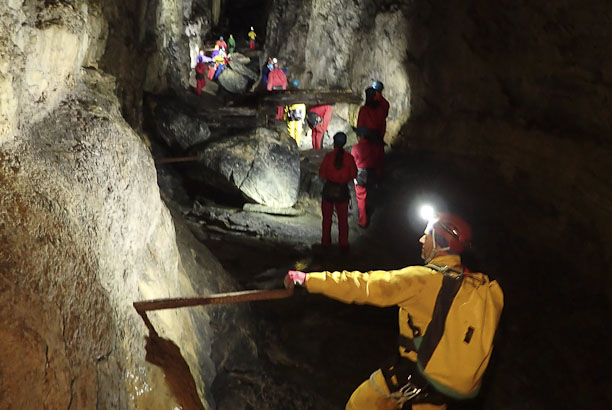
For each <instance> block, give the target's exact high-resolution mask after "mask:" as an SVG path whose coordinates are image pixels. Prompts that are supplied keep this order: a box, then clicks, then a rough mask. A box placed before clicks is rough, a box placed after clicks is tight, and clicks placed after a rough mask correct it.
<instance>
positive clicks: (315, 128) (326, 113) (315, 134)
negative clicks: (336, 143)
mask: <svg viewBox="0 0 612 410" xmlns="http://www.w3.org/2000/svg"><path fill="white" fill-rule="evenodd" d="M331 116H332V106H331V105H330V104H326V105H317V106H316V107H312V108H311V109H309V110H308V114H307V117H306V118H307V120H308V125H309V126H310V129H311V130H312V149H321V143H322V142H323V134H325V131H327V127H328V126H329V122H330V121H331Z"/></svg>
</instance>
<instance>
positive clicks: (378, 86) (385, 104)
mask: <svg viewBox="0 0 612 410" xmlns="http://www.w3.org/2000/svg"><path fill="white" fill-rule="evenodd" d="M372 88H373V89H375V90H376V95H375V96H374V101H376V102H377V103H378V105H379V107H380V110H381V111H382V113H384V115H385V123H384V127H383V129H382V130H381V135H382V137H383V139H384V137H385V132H386V131H387V116H389V108H390V106H389V101H387V99H386V98H385V97H383V95H382V91H383V90H384V89H385V86H384V85H383V83H382V82H381V81H374V83H373V84H372Z"/></svg>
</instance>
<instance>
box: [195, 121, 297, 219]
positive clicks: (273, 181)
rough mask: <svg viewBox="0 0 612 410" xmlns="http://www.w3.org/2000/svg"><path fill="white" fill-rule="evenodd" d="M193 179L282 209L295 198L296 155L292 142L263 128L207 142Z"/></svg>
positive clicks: (293, 202)
mask: <svg viewBox="0 0 612 410" xmlns="http://www.w3.org/2000/svg"><path fill="white" fill-rule="evenodd" d="M195 177H196V178H199V179H201V180H203V181H205V182H206V183H207V184H215V187H216V188H218V189H221V190H224V191H227V190H228V188H231V189H233V190H234V192H240V193H241V194H242V196H244V197H245V198H247V200H248V201H251V202H255V203H258V204H262V205H265V206H269V207H277V208H286V207H290V206H293V204H295V201H296V200H297V195H298V188H299V184H300V158H299V152H298V149H297V146H296V145H295V141H294V140H293V139H290V138H288V137H280V136H279V135H278V134H277V133H275V132H273V131H271V130H268V129H266V128H258V129H257V130H255V131H254V132H252V133H251V134H247V135H237V136H233V137H230V138H227V139H224V140H221V141H214V142H212V143H210V144H209V145H208V146H207V147H206V150H205V151H204V152H203V153H201V155H200V161H199V162H198V168H197V170H196V175H195Z"/></svg>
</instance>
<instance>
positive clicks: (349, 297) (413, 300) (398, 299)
mask: <svg viewBox="0 0 612 410" xmlns="http://www.w3.org/2000/svg"><path fill="white" fill-rule="evenodd" d="M430 263H432V264H435V265H442V266H444V265H448V266H460V265H461V258H460V256H459V255H443V256H439V257H437V258H434V259H433V260H432V261H431V262H430ZM442 278H443V275H441V274H439V273H438V272H435V271H433V270H432V269H429V268H427V267H425V266H408V267H405V268H403V269H398V270H394V271H370V272H366V273H361V272H348V271H342V272H311V273H309V274H308V275H306V281H305V282H304V285H305V286H306V289H308V292H310V293H321V294H324V295H326V296H329V297H331V298H333V299H337V300H339V301H341V302H344V303H358V304H370V305H375V306H380V307H388V306H393V305H397V306H399V308H400V309H399V331H400V334H401V335H403V336H405V337H408V338H410V339H412V337H413V335H412V330H411V328H410V327H409V326H408V313H410V316H411V319H412V323H413V325H414V326H415V327H419V328H421V329H427V325H428V324H429V322H430V321H431V318H432V315H433V309H434V306H435V302H436V298H437V296H438V292H439V290H440V287H441V286H442ZM399 350H400V355H402V356H403V357H405V358H407V359H409V360H412V361H413V362H415V361H416V352H414V351H407V350H406V349H405V348H404V347H400V348H399ZM388 395H389V388H388V387H387V384H386V382H385V379H384V377H383V375H382V372H381V370H380V369H378V370H377V371H375V372H374V373H373V374H372V376H371V377H370V378H369V379H368V380H366V381H364V382H363V383H362V384H361V385H360V386H359V387H358V388H357V389H356V390H355V391H354V392H353V394H352V395H351V397H350V399H349V401H348V403H347V404H346V410H397V409H398V408H399V407H398V403H397V401H395V400H394V399H392V398H390V397H389V396H388ZM412 409H413V410H434V409H436V410H443V409H446V405H434V404H428V403H421V404H413V405H412Z"/></svg>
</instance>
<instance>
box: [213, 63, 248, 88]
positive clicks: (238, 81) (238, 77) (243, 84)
mask: <svg viewBox="0 0 612 410" xmlns="http://www.w3.org/2000/svg"><path fill="white" fill-rule="evenodd" d="M217 81H219V84H221V86H222V87H223V88H225V89H226V90H227V91H229V92H230V93H234V94H240V93H243V92H245V91H246V88H247V84H248V79H247V78H246V77H245V76H243V75H242V74H240V73H238V71H235V70H231V69H227V68H226V69H225V70H223V71H222V72H221V74H219V77H217Z"/></svg>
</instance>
